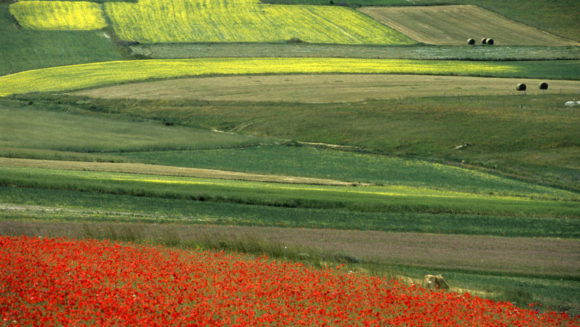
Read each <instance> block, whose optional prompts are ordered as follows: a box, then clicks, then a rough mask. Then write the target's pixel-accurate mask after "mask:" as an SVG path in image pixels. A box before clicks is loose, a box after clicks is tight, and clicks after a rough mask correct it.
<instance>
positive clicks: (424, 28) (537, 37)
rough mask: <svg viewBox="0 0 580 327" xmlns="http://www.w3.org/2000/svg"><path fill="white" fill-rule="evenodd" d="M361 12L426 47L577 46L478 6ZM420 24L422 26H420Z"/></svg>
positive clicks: (406, 8) (382, 9)
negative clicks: (487, 42)
mask: <svg viewBox="0 0 580 327" xmlns="http://www.w3.org/2000/svg"><path fill="white" fill-rule="evenodd" d="M360 10H361V11H362V12H364V13H366V14H368V15H370V16H371V17H374V18H376V19H378V20H379V21H381V22H383V23H385V24H386V25H388V26H390V27H392V28H394V29H396V30H398V31H399V32H401V33H404V34H405V35H408V36H410V37H411V38H412V39H414V40H416V41H418V42H423V43H427V44H438V45H464V44H466V42H467V41H466V40H467V39H468V38H474V39H475V40H476V41H477V42H478V43H479V40H480V39H481V38H484V37H487V38H493V39H494V40H495V43H496V44H497V45H578V42H576V41H573V40H567V39H563V38H560V37H557V36H555V35H551V34H549V33H546V32H543V31H540V30H538V29H534V28H531V27H529V26H526V25H524V24H520V23H517V22H515V21H512V20H509V19H506V18H505V17H503V16H500V15H498V14H495V13H493V12H490V11H487V10H484V9H482V8H480V7H476V6H428V7H385V8H380V7H366V8H362V9H360ZM417 22H420V23H419V24H418V23H417Z"/></svg>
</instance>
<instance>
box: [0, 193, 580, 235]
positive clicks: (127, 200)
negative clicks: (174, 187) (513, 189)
mask: <svg viewBox="0 0 580 327" xmlns="http://www.w3.org/2000/svg"><path fill="white" fill-rule="evenodd" d="M0 200H2V203H4V204H6V205H4V206H3V207H2V208H1V210H0V216H1V217H3V219H14V220H27V219H41V220H61V221H92V222H132V223H135V222H143V223H191V224H220V225H244V226H276V227H298V228H329V229H347V230H377V231H395V232H420V233H437V234H441V233H442V234H468V235H497V236H529V237H563V238H579V237H580V234H579V233H578V230H579V229H578V220H577V219H560V218H546V217H541V218H535V217H529V216H490V215H480V214H476V215H469V214H448V213H441V214H432V213H429V214H424V213H417V212H388V213H385V212H379V213H377V212H360V211H350V210H341V209H331V210H330V209H312V208H311V209H308V208H292V207H290V208H289V207H273V206H260V205H244V204H237V203H225V202H210V201H191V200H184V199H172V198H160V197H145V196H132V195H126V194H107V193H94V192H78V191H66V190H57V189H42V188H20V187H0ZM55 204H56V205H55ZM19 206H24V207H22V210H16V209H10V208H11V207H16V208H17V207H19ZM26 206H40V207H38V208H36V209H35V208H34V207H26Z"/></svg>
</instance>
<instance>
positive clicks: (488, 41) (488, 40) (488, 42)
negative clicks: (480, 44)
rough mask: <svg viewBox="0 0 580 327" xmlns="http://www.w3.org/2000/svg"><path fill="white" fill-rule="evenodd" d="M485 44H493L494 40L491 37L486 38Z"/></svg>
mask: <svg viewBox="0 0 580 327" xmlns="http://www.w3.org/2000/svg"><path fill="white" fill-rule="evenodd" d="M486 43H487V45H493V44H494V43H495V41H494V40H493V39H487V42H486Z"/></svg>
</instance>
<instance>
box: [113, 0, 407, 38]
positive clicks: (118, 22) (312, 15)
mask: <svg viewBox="0 0 580 327" xmlns="http://www.w3.org/2000/svg"><path fill="white" fill-rule="evenodd" d="M105 9H106V11H107V14H108V16H109V17H110V19H111V21H112V24H113V28H114V30H115V32H116V33H117V35H118V37H119V38H121V39H124V40H130V41H139V42H141V43H172V42H173V43H177V42H285V41H290V40H297V41H299V42H309V43H334V44H412V43H414V42H413V41H411V40H410V39H409V38H407V37H406V36H404V35H402V34H400V33H398V32H395V31H393V30H391V29H389V28H388V27H386V26H384V25H381V24H379V23H377V22H376V21H374V20H372V19H370V18H368V17H366V16H364V15H361V14H360V13H357V12H356V11H354V10H352V9H348V8H338V7H337V8H329V7H319V6H282V5H264V4H261V3H260V2H259V1H258V0H235V1H234V0H220V1H202V0H189V1H187V0H179V1H172V2H171V3H170V4H169V5H168V3H167V2H166V1H159V0H143V1H139V2H138V3H125V2H109V3H106V4H105ZM167 17H171V19H170V20H168V19H167ZM145 22H147V23H145Z"/></svg>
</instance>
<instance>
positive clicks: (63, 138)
mask: <svg viewBox="0 0 580 327" xmlns="http://www.w3.org/2000/svg"><path fill="white" fill-rule="evenodd" d="M30 107H31V106H26V105H20V104H14V103H10V102H3V103H2V105H1V106H0V129H1V130H2V133H1V134H0V147H5V148H8V147H11V148H20V149H43V150H56V151H69V152H70V151H76V152H111V151H136V150H146V149H149V150H152V149H195V148H198V149H203V148H216V147H236V146H246V145H255V144H259V143H260V142H261V140H260V139H259V138H254V137H243V136H233V135H228V134H223V133H214V132H210V131H207V130H196V129H191V128H183V127H167V126H164V125H163V124H162V123H159V122H138V121H137V122H135V121H130V120H112V119H106V118H104V117H90V116H89V117H87V115H86V113H79V112H76V113H75V112H49V111H42V110H37V109H34V108H30ZM65 110H66V109H65ZM22 126H27V128H25V129H23V128H22ZM95 135H98V137H95Z"/></svg>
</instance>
